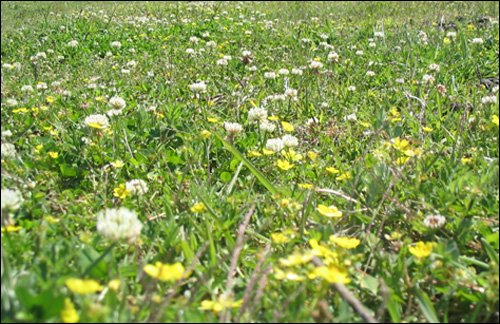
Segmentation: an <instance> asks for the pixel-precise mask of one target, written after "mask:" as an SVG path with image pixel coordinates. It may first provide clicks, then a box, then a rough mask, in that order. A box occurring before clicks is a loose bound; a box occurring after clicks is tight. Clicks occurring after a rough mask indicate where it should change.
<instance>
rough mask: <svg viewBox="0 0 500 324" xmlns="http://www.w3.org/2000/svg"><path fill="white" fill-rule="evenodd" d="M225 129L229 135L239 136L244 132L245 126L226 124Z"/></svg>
mask: <svg viewBox="0 0 500 324" xmlns="http://www.w3.org/2000/svg"><path fill="white" fill-rule="evenodd" d="M224 128H225V129H226V132H228V133H229V134H238V133H241V131H242V130H243V126H241V125H240V124H238V123H224Z"/></svg>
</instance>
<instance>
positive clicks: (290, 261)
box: [278, 252, 314, 267]
mask: <svg viewBox="0 0 500 324" xmlns="http://www.w3.org/2000/svg"><path fill="white" fill-rule="evenodd" d="M313 257H314V254H312V253H310V252H306V253H304V254H300V253H294V254H291V255H289V256H288V257H287V258H286V259H279V260H278V262H279V264H280V265H281V266H282V267H294V266H297V265H301V264H304V263H308V262H310V261H311V260H312V258H313Z"/></svg>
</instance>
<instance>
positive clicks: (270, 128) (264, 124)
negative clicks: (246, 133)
mask: <svg viewBox="0 0 500 324" xmlns="http://www.w3.org/2000/svg"><path fill="white" fill-rule="evenodd" d="M259 129H260V130H261V131H263V132H268V133H272V132H274V131H275V130H276V125H275V124H273V123H270V122H268V121H267V120H263V121H261V122H260V124H259Z"/></svg>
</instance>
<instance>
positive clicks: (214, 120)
mask: <svg viewBox="0 0 500 324" xmlns="http://www.w3.org/2000/svg"><path fill="white" fill-rule="evenodd" d="M207 120H208V121H209V122H211V123H216V122H218V121H219V120H218V119H217V118H212V117H208V118H207Z"/></svg>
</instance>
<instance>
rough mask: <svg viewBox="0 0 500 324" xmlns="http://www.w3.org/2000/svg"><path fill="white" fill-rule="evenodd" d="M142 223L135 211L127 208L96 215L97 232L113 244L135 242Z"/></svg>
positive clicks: (107, 210)
mask: <svg viewBox="0 0 500 324" xmlns="http://www.w3.org/2000/svg"><path fill="white" fill-rule="evenodd" d="M141 230H142V223H141V222H140V221H139V219H138V218H137V214H136V212H135V211H131V210H129V209H127V208H123V207H122V208H120V209H111V208H107V209H106V210H105V211H104V212H100V213H98V214H97V231H98V232H99V234H101V235H102V236H104V237H106V238H108V239H110V240H111V241H114V242H119V241H125V242H127V243H129V244H132V243H134V242H135V240H136V239H137V237H138V236H139V234H141Z"/></svg>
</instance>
